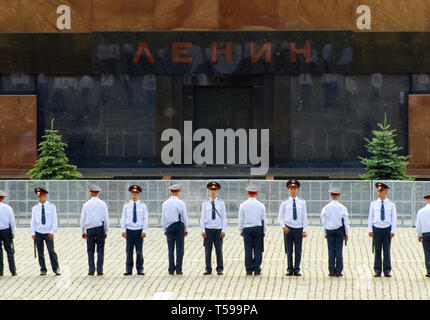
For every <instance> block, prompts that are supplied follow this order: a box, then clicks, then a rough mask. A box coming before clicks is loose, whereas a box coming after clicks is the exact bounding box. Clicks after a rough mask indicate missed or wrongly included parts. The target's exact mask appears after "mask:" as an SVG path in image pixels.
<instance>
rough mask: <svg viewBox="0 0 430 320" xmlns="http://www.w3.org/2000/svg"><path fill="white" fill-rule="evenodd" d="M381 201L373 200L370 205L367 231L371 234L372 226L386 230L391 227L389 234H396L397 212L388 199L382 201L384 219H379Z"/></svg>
mask: <svg viewBox="0 0 430 320" xmlns="http://www.w3.org/2000/svg"><path fill="white" fill-rule="evenodd" d="M381 206H382V202H381V199H378V200H375V201H373V202H372V203H371V204H370V209H369V220H368V230H369V232H373V226H375V227H377V228H388V227H390V226H391V233H396V224H397V223H396V222H397V211H396V205H395V204H394V202H392V201H390V200H389V199H388V198H385V199H384V212H385V219H384V220H382V219H381Z"/></svg>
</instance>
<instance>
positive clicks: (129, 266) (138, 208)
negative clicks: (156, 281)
mask: <svg viewBox="0 0 430 320" xmlns="http://www.w3.org/2000/svg"><path fill="white" fill-rule="evenodd" d="M128 191H130V197H131V200H130V201H129V202H128V203H126V204H124V206H123V208H122V220H121V229H122V236H123V237H124V238H126V239H127V244H126V253H127V260H126V263H125V273H124V275H125V276H129V275H131V274H132V273H133V251H134V248H136V269H137V274H138V275H142V276H143V275H145V273H144V272H143V253H142V247H143V239H144V238H145V237H146V228H147V227H148V209H147V207H146V204H145V203H143V202H142V201H140V200H139V196H140V193H141V192H142V188H141V187H140V186H138V185H132V186H130V188H128Z"/></svg>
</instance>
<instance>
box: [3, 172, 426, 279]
mask: <svg viewBox="0 0 430 320" xmlns="http://www.w3.org/2000/svg"><path fill="white" fill-rule="evenodd" d="M286 187H287V189H288V191H289V195H290V196H289V198H288V199H286V200H284V201H282V203H281V205H280V208H279V215H278V220H279V223H280V226H281V227H282V230H283V233H284V245H285V253H286V254H287V261H288V267H287V272H286V275H287V276H301V273H300V264H301V256H302V242H303V238H305V237H306V236H307V233H306V229H307V210H306V202H305V201H304V200H303V199H301V198H299V197H298V196H297V193H298V189H299V188H300V182H299V181H298V180H296V179H291V180H289V181H288V182H287V183H286ZM207 188H208V189H209V194H210V197H209V199H207V200H205V201H204V202H203V203H202V214H201V221H200V222H201V233H202V237H203V239H204V240H203V243H204V247H205V265H206V268H205V272H204V273H203V274H204V275H210V274H212V265H211V261H212V250H213V247H214V248H215V253H216V272H217V274H218V275H222V274H223V270H224V264H223V253H222V244H223V239H224V237H225V228H226V207H225V203H224V201H223V200H222V199H220V198H218V196H217V195H218V190H219V189H220V188H221V185H220V184H219V183H218V182H215V181H212V182H209V183H208V184H207ZM169 189H170V194H171V196H170V198H169V199H167V200H166V201H165V202H163V205H162V227H163V230H164V234H165V236H166V238H167V245H168V258H169V267H168V273H169V274H171V275H173V274H175V273H176V274H177V275H182V262H183V256H184V237H186V236H187V235H188V215H187V206H186V204H185V202H183V201H182V200H180V199H179V195H180V191H181V185H180V184H175V185H173V186H171V187H170V188H169ZM376 189H377V192H378V199H377V200H375V201H373V202H372V203H371V205H370V209H369V218H368V233H369V236H370V237H372V244H373V245H372V249H373V251H374V253H375V257H374V272H375V274H374V276H375V277H381V274H382V273H384V276H385V277H391V274H390V272H391V257H390V250H391V239H392V238H393V237H394V235H395V233H396V220H397V212H396V206H395V204H394V202H392V201H391V200H389V199H388V198H387V192H388V189H389V187H388V186H387V185H386V184H384V183H381V182H378V183H376ZM34 191H35V194H36V195H37V198H38V202H39V203H38V204H37V205H35V206H34V207H33V209H32V218H31V229H30V230H31V237H32V238H33V239H34V244H35V254H36V250H37V255H38V258H39V265H40V274H41V275H46V272H47V268H46V264H45V258H44V243H46V246H47V250H48V254H49V258H50V262H51V266H52V270H53V272H54V273H55V274H56V275H60V274H61V271H60V267H59V263H58V257H57V254H56V252H55V251H54V234H55V232H56V231H57V226H58V222H57V212H56V207H55V205H54V204H52V203H51V202H49V201H47V194H48V191H47V190H45V189H43V188H36V189H35V190H34ZM101 191H102V190H101V189H100V188H99V187H98V186H96V185H91V186H90V187H89V194H90V199H89V200H88V201H87V202H85V203H84V205H83V207H82V212H81V219H80V225H81V232H82V238H83V239H85V240H86V242H87V253H88V266H89V270H88V275H94V274H95V272H96V271H97V275H103V264H104V244H105V239H106V237H107V234H108V230H109V216H108V208H107V205H106V203H105V202H104V201H103V200H101V199H100V198H99V197H98V194H99V192H101ZM129 191H130V197H131V200H130V201H129V202H128V203H126V204H124V207H123V211H122V220H121V229H122V236H123V237H124V238H125V239H126V254H127V258H126V268H125V269H126V271H125V273H124V275H131V274H132V272H133V265H134V262H133V253H134V251H136V264H135V265H136V270H137V274H138V275H144V274H145V273H144V272H143V271H144V270H143V269H144V268H143V264H144V260H143V253H142V247H143V239H144V238H145V237H146V231H147V224H148V210H147V207H146V205H145V203H144V202H142V201H140V200H139V195H140V193H141V192H142V188H141V187H140V186H138V185H132V186H130V188H129ZM246 191H247V193H248V199H247V200H246V201H244V202H243V203H242V204H241V205H240V206H239V215H238V225H239V230H240V235H241V236H242V237H243V239H244V247H245V270H246V274H247V275H252V274H254V275H260V274H261V263H262V256H263V251H264V237H265V234H266V210H265V206H264V204H263V203H261V202H260V201H258V200H257V194H258V188H257V187H255V186H252V185H249V186H248V187H246ZM329 193H330V197H331V199H332V201H330V202H329V203H328V204H327V205H325V206H324V207H323V208H322V211H321V222H322V225H323V230H324V236H325V238H326V239H327V245H328V253H329V259H328V269H329V276H330V277H341V276H342V271H343V254H342V251H343V244H344V243H345V245H346V244H347V241H348V234H349V222H348V211H347V208H346V207H345V206H344V205H342V204H341V203H340V202H339V199H340V195H341V190H340V189H339V188H337V187H330V189H329ZM6 196H7V195H6V193H5V192H4V191H2V190H0V276H3V250H2V249H1V244H3V245H4V248H5V251H6V253H7V258H8V263H9V269H10V272H11V274H12V275H13V276H15V275H17V273H16V266H15V262H14V248H13V238H14V236H15V234H16V226H15V219H14V215H13V210H12V208H11V207H10V206H8V205H6V204H4V203H3V200H4V198H5V197H6ZM424 198H425V199H426V206H425V207H424V208H422V209H420V210H419V211H418V213H417V220H416V233H417V236H418V241H420V242H422V244H423V249H424V256H425V265H426V268H427V274H426V277H430V195H425V196H424ZM175 248H176V259H175ZM96 251H97V263H95V252H96ZM382 253H383V254H382Z"/></svg>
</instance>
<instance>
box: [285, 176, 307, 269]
mask: <svg viewBox="0 0 430 320" xmlns="http://www.w3.org/2000/svg"><path fill="white" fill-rule="evenodd" d="M286 186H287V189H288V192H289V194H290V197H289V198H288V199H286V200H284V201H282V203H281V205H280V206H279V215H278V220H279V224H280V225H281V228H282V230H283V232H284V245H285V253H286V254H287V260H288V267H287V273H286V274H285V275H286V276H293V275H294V276H301V273H300V262H301V259H302V243H303V238H305V237H306V235H307V234H306V230H307V221H308V220H307V219H308V218H307V211H306V202H305V201H304V200H302V199H300V198H299V197H297V192H298V190H299V188H300V182H299V181H298V180H296V179H291V180H288V181H287V183H286ZM293 245H294V250H293ZM293 252H294V263H293Z"/></svg>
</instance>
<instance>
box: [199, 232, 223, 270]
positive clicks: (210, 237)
mask: <svg viewBox="0 0 430 320" xmlns="http://www.w3.org/2000/svg"><path fill="white" fill-rule="evenodd" d="M205 232H206V238H205V239H204V240H203V243H204V245H205V258H206V272H209V273H210V272H212V247H215V254H216V263H217V264H216V272H218V273H220V272H223V270H224V265H223V258H222V240H223V239H222V238H221V237H220V235H221V229H205Z"/></svg>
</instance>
